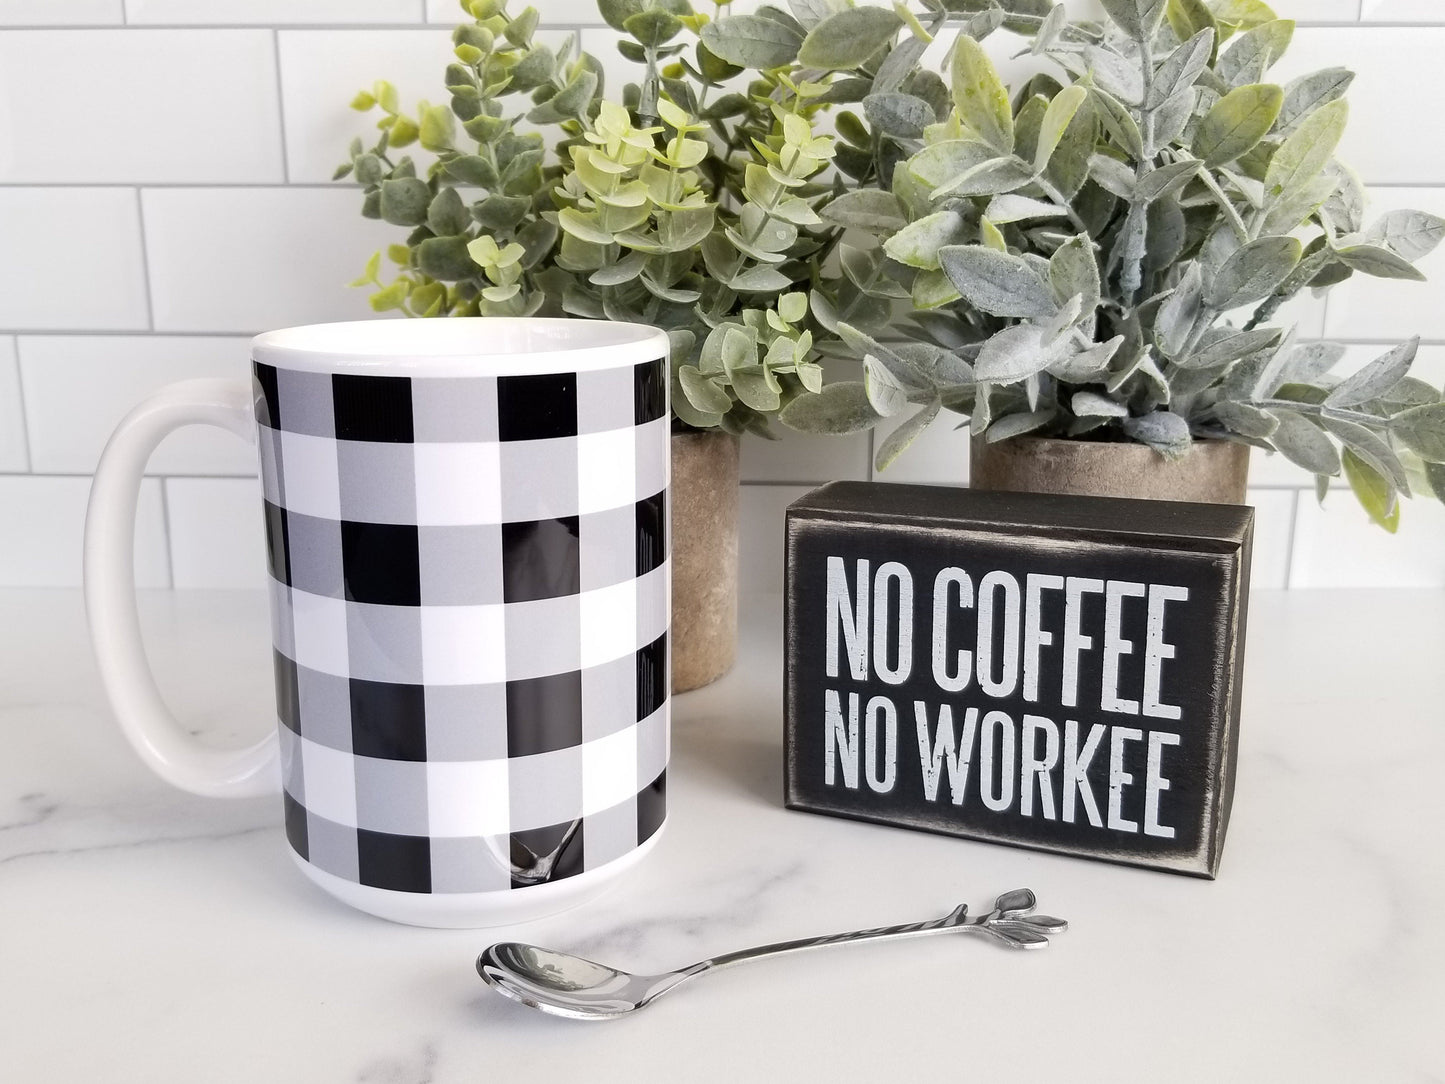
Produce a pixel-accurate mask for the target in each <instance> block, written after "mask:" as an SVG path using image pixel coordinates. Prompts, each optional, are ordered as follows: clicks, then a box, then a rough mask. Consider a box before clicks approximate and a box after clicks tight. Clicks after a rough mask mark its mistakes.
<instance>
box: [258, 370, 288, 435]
mask: <svg viewBox="0 0 1445 1084" xmlns="http://www.w3.org/2000/svg"><path fill="white" fill-rule="evenodd" d="M276 383H277V380H276V366H274V365H262V364H261V363H260V362H256V363H255V364H254V377H253V384H252V387H253V388H254V391H255V400H256V424H257V425H264V426H266V427H267V428H268V429H280V428H281V398H280V395H279V393H278V391H277V389H276Z"/></svg>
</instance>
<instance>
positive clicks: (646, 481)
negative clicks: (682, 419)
mask: <svg viewBox="0 0 1445 1084" xmlns="http://www.w3.org/2000/svg"><path fill="white" fill-rule="evenodd" d="M667 424H668V422H667V419H666V418H658V419H657V421H655V422H648V423H647V424H646V425H639V426H638V427H637V429H636V430H635V434H636V437H637V448H636V452H635V454H634V460H633V461H634V463H635V464H636V470H637V495H638V497H650V496H652V495H653V494H654V493H658V492H661V490H662V489H664V488H665V487H666V486H667V479H668V477H669V475H670V474H671V469H672V460H671V455H672V445H671V444H670V443H668V440H667V438H666V436H665V430H666V427H667ZM659 430H663V431H664V434H662V435H663V439H661V440H659V439H658V437H659V435H660V434H659Z"/></svg>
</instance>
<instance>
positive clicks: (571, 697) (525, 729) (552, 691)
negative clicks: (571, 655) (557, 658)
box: [507, 670, 582, 757]
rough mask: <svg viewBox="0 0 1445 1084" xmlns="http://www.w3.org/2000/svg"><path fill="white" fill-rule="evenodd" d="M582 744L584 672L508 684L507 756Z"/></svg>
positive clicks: (530, 753)
mask: <svg viewBox="0 0 1445 1084" xmlns="http://www.w3.org/2000/svg"><path fill="white" fill-rule="evenodd" d="M581 744H582V672H581V671H580V670H574V671H572V672H571V673H568V674H548V675H547V676H546V677H538V678H526V679H523V680H518V681H509V682H507V756H509V757H527V756H532V755H533V754H534V753H549V752H551V751H552V750H553V749H567V748H569V747H571V746H574V745H581Z"/></svg>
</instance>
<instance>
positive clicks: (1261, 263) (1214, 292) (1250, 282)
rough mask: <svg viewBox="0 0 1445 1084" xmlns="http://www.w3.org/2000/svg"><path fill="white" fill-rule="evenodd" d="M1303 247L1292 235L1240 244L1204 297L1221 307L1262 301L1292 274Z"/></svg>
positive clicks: (1223, 308)
mask: <svg viewBox="0 0 1445 1084" xmlns="http://www.w3.org/2000/svg"><path fill="white" fill-rule="evenodd" d="M1301 251H1302V250H1301V248H1300V243H1299V242H1298V241H1296V240H1295V239H1294V238H1293V237H1261V238H1260V239H1259V240H1257V241H1251V242H1250V243H1249V244H1247V245H1243V246H1241V247H1240V248H1239V249H1237V250H1236V251H1235V253H1234V255H1232V256H1230V257H1229V259H1227V260H1225V261H1224V266H1222V267H1221V268H1220V269H1219V270H1218V271H1217V272H1216V273H1215V275H1214V279H1213V281H1212V282H1210V284H1209V291H1208V294H1207V295H1206V298H1205V300H1206V301H1207V302H1208V304H1209V306H1210V307H1211V308H1214V309H1219V310H1221V311H1223V310H1227V309H1233V308H1238V307H1239V306H1240V305H1248V304H1249V303H1250V302H1252V301H1262V300H1263V299H1264V298H1266V297H1268V296H1269V295H1270V294H1272V293H1274V291H1275V289H1276V288H1278V286H1279V284H1280V283H1282V282H1283V281H1284V280H1285V279H1286V278H1288V277H1289V273H1290V272H1291V271H1293V270H1294V269H1295V266H1296V265H1297V264H1298V263H1299V260H1300V253H1301Z"/></svg>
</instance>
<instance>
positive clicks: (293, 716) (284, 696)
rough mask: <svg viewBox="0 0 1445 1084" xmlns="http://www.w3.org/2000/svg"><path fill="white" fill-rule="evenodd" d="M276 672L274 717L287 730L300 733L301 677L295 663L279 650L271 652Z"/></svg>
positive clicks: (272, 665)
mask: <svg viewBox="0 0 1445 1084" xmlns="http://www.w3.org/2000/svg"><path fill="white" fill-rule="evenodd" d="M271 667H272V669H273V670H274V671H275V672H276V717H277V718H278V719H280V720H281V725H282V726H284V727H285V728H286V729H287V730H291V731H294V732H296V733H297V734H300V733H301V679H300V674H299V671H298V670H297V669H296V664H295V663H294V662H293V661H292V660H290V659H288V658H287V657H286V656H285V655H283V654H282V653H281V652H279V651H275V650H273V651H272V652H271Z"/></svg>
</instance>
